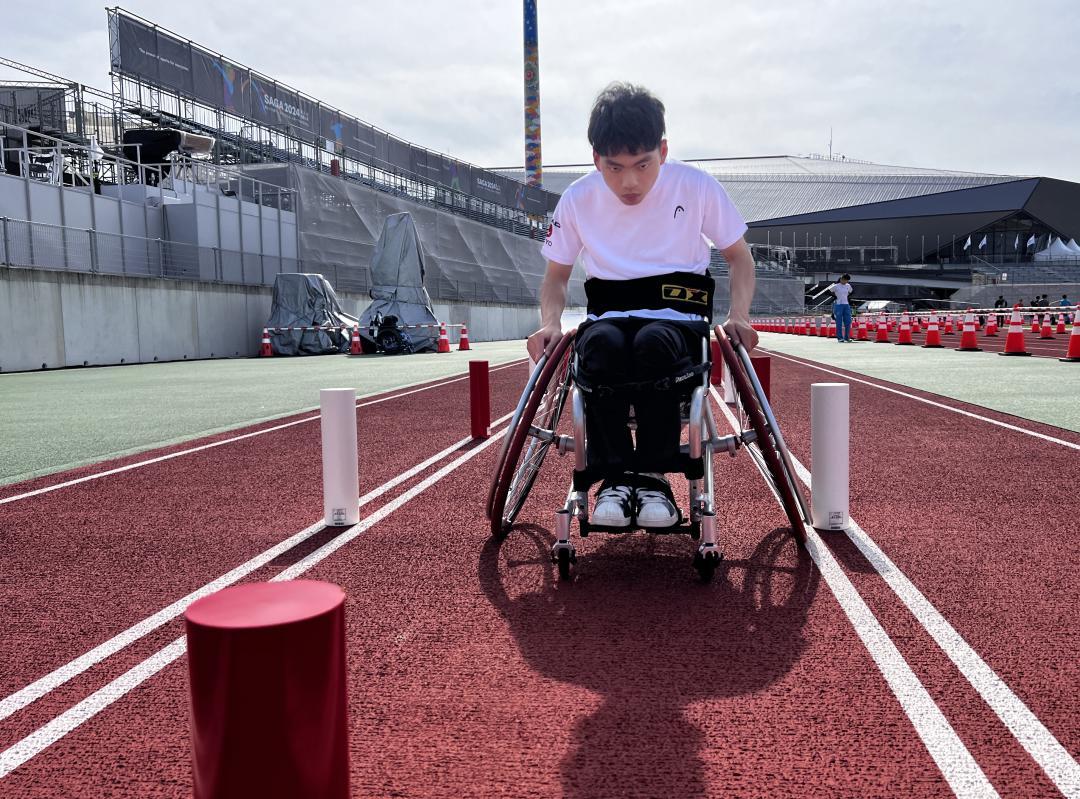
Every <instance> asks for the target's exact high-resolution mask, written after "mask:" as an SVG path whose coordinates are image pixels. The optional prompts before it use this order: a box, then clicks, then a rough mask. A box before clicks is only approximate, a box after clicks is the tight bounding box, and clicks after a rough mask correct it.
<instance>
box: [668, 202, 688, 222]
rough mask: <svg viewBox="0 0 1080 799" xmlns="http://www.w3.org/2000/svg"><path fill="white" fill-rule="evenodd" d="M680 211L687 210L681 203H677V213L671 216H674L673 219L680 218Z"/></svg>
mask: <svg viewBox="0 0 1080 799" xmlns="http://www.w3.org/2000/svg"><path fill="white" fill-rule="evenodd" d="M679 211H682V212H684V213H685V212H686V209H685V208H683V207H682V206H681V205H676V206H675V215H674V216H672V217H671V218H672V219H678V218H679Z"/></svg>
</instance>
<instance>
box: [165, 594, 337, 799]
mask: <svg viewBox="0 0 1080 799" xmlns="http://www.w3.org/2000/svg"><path fill="white" fill-rule="evenodd" d="M184 617H185V627H186V630H187V641H188V671H189V675H190V678H191V749H192V756H193V761H194V772H195V773H194V796H195V799H224V797H238V796H258V797H260V798H261V799H278V798H279V797H280V799H284V798H285V797H297V796H318V797H326V798H327V799H330V797H333V798H334V799H338V797H340V798H341V799H347V797H348V796H349V745H348V744H349V742H348V717H347V712H348V706H347V702H346V693H345V677H346V670H345V592H344V591H342V590H341V589H340V588H338V587H337V586H336V585H331V584H329V583H323V582H316V581H313V580H291V581H287V582H275V583H245V584H243V585H235V586H232V587H230V588H226V589H224V590H222V591H218V592H217V593H216V594H211V595H210V596H208V597H205V598H203V599H200V600H199V601H197V602H194V603H192V605H191V606H190V607H189V608H188V609H187V612H186V613H185V614H184Z"/></svg>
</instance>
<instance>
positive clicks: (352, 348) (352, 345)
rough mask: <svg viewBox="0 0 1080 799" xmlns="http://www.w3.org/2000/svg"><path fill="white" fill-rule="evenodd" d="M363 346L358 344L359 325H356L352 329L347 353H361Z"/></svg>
mask: <svg viewBox="0 0 1080 799" xmlns="http://www.w3.org/2000/svg"><path fill="white" fill-rule="evenodd" d="M363 354H364V347H363V345H361V344H360V327H359V325H356V326H354V327H353V329H352V341H350V342H349V355H363Z"/></svg>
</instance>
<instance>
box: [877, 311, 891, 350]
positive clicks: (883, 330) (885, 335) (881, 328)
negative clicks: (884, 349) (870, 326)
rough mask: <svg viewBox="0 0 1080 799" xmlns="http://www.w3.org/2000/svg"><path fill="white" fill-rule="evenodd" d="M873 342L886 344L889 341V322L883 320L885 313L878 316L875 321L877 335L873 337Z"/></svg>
mask: <svg viewBox="0 0 1080 799" xmlns="http://www.w3.org/2000/svg"><path fill="white" fill-rule="evenodd" d="M874 343H875V344H888V343H889V323H888V322H886V321H885V315H884V314H882V315H881V316H879V317H878V323H877V336H876V337H875V338H874Z"/></svg>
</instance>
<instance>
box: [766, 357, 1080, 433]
mask: <svg viewBox="0 0 1080 799" xmlns="http://www.w3.org/2000/svg"><path fill="white" fill-rule="evenodd" d="M758 349H760V350H762V351H764V352H768V353H769V354H770V355H772V356H774V357H776V358H783V359H784V360H785V361H791V362H792V363H796V364H798V365H799V366H806V367H808V368H810V369H817V370H818V371H819V372H825V373H826V374H830V375H836V376H837V377H842V378H844V379H845V380H852V381H854V382H856V383H864V384H866V385H868V386H873V387H874V388H880V389H881V390H882V391H888V392H890V393H892V394H899V395H900V396H901V397H907V398H908V399H913V400H918V401H919V402H925V403H926V404H927V405H933V406H934V407H935V408H943V409H945V410H947V411H952V412H953V413H958V414H960V415H961V416H968V417H970V418H972V419H978V420H979V421H981V422H988V423H989V424H993V425H997V426H998V427H1004V428H1005V429H1006V430H1014V431H1015V432H1017V433H1024V434H1026V435H1029V436H1033V437H1035V438H1041V439H1042V440H1043V441H1049V442H1050V443H1052V444H1060V445H1061V446H1063V447H1068V448H1069V449H1075V450H1078V451H1080V444H1074V443H1072V442H1071V441H1065V440H1064V439H1060V438H1055V437H1054V436H1048V435H1046V434H1045V433H1038V432H1036V431H1034V430H1028V429H1027V428H1024V427H1017V426H1016V425H1014V424H1009V423H1008V422H999V421H998V420H997V419H991V418H990V417H988V416H980V415H979V414H977V413H972V412H971V411H965V410H963V409H961V408H954V407H953V406H951V405H945V404H943V403H940V402H934V400H929V399H926V398H925V397H919V396H916V395H915V394H908V393H907V392H906V391H900V390H899V389H895V388H890V387H889V386H883V385H881V384H880V383H874V382H872V381H870V380H863V379H861V378H858V377H854V376H852V375H850V374H845V373H843V372H836V371H834V370H832V369H826V368H825V367H824V366H818V365H817V364H814V363H810V362H808V361H805V360H801V359H798V358H791V357H789V356H787V355H781V354H780V353H779V352H777V351H776V350H770V349H767V348H765V347H759V348H758ZM959 401H960V402H963V400H959ZM1002 413H1004V411H1002Z"/></svg>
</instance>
